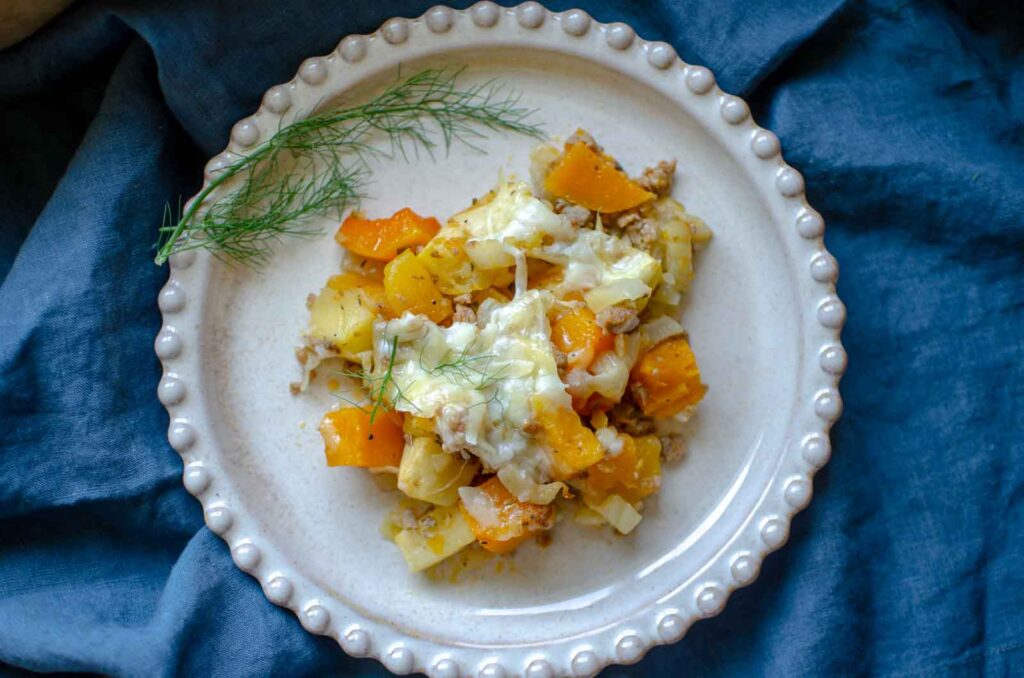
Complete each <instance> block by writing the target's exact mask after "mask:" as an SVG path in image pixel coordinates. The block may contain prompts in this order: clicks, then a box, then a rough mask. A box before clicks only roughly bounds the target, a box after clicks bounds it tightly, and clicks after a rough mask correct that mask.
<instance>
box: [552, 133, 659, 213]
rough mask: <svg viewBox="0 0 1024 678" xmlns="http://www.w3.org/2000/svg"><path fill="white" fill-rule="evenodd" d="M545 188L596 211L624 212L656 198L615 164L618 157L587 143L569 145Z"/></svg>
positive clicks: (556, 164)
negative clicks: (600, 152)
mask: <svg viewBox="0 0 1024 678" xmlns="http://www.w3.org/2000/svg"><path fill="white" fill-rule="evenodd" d="M544 189H545V190H546V191H547V192H548V193H550V194H551V195H552V196H554V197H555V198H562V199H563V200H568V201H569V202H571V203H573V204H576V205H581V206H583V207H586V208H587V209H588V210H593V211H596V212H621V211H622V210H628V209H631V208H633V207H636V206H637V205H640V204H642V203H645V202H647V201H648V200H651V199H653V198H654V194H653V193H650V192H649V191H645V190H644V189H643V188H642V187H641V186H640V185H639V184H637V183H636V182H635V181H633V180H632V179H630V178H629V177H627V176H626V175H625V174H624V173H623V172H622V171H621V170H620V169H618V168H617V167H616V166H615V161H614V160H612V159H611V158H610V157H608V156H607V155H601V154H598V153H596V152H595V151H594V149H592V148H590V146H587V145H586V144H584V143H582V142H578V143H575V144H570V145H568V146H566V148H565V153H563V154H562V156H561V157H560V158H559V159H558V160H557V161H555V164H554V165H553V166H552V167H551V171H550V172H548V175H547V176H546V177H545V178H544Z"/></svg>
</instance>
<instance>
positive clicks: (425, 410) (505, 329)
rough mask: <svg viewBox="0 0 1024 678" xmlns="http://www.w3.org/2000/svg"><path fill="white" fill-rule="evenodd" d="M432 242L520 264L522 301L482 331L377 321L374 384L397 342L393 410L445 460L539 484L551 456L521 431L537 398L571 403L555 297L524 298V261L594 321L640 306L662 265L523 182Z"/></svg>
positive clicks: (498, 309) (501, 307)
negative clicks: (418, 421)
mask: <svg viewBox="0 0 1024 678" xmlns="http://www.w3.org/2000/svg"><path fill="white" fill-rule="evenodd" d="M436 237H438V238H460V239H463V240H464V241H465V243H466V252H467V254H468V255H469V256H470V257H471V258H472V259H473V260H474V263H475V264H476V265H479V266H481V267H483V268H495V267H504V266H512V265H515V267H516V278H515V282H516V295H515V298H514V299H513V300H512V301H510V302H508V303H505V304H502V303H499V302H497V301H495V300H487V301H484V302H483V303H482V304H481V305H480V306H479V308H478V311H477V323H475V324H471V323H462V322H457V323H452V325H451V326H450V327H447V328H444V327H440V326H438V325H436V324H435V323H433V322H431V321H429V320H428V319H427V318H425V317H423V316H414V315H410V314H408V313H407V314H405V315H403V316H402V317H401V318H396V319H393V320H390V321H383V320H381V321H377V322H376V323H375V325H374V360H373V362H374V365H376V373H375V374H376V378H377V380H378V382H377V383H378V384H379V383H380V380H381V379H382V378H383V375H384V374H385V373H386V372H388V369H387V368H388V364H389V361H390V358H391V349H392V342H393V341H395V340H396V339H397V341H398V345H397V349H396V352H395V356H394V362H393V364H392V365H391V367H390V384H389V386H388V392H387V393H388V397H389V400H390V401H391V403H392V405H393V406H394V408H395V409H397V410H399V411H402V412H409V413H411V414H414V415H416V416H418V417H425V418H429V419H432V420H433V421H434V427H435V432H436V433H437V434H438V435H439V436H440V437H441V440H442V443H443V445H444V447H445V448H446V449H447V450H449V451H464V452H468V453H470V454H473V455H475V456H477V457H478V458H479V459H480V460H481V461H482V462H483V465H484V467H485V470H488V471H493V472H496V471H498V470H500V469H502V468H507V469H511V470H507V471H506V476H509V474H510V473H511V472H512V471H514V472H515V474H516V477H517V479H522V480H523V483H521V485H522V487H523V488H526V487H527V485H528V483H529V482H531V481H533V482H544V481H546V480H548V479H549V476H548V468H547V467H548V463H549V462H548V458H547V455H546V454H545V453H544V452H543V450H542V449H541V447H540V446H539V445H537V444H536V441H535V440H533V439H532V436H531V435H529V434H528V433H526V432H525V430H524V429H525V428H526V427H527V424H529V423H530V422H531V421H532V419H533V416H532V411H531V406H530V397H531V396H535V395H538V396H540V397H542V398H545V399H547V400H548V401H549V402H550V403H551V404H552V405H553V406H555V407H565V408H568V407H571V399H570V397H569V395H568V394H567V392H566V386H565V384H564V383H562V381H561V379H560V378H559V375H558V368H557V366H556V363H555V357H554V346H553V345H552V344H551V327H550V324H549V323H548V319H547V311H548V309H549V308H550V306H551V304H552V303H553V302H554V299H555V297H554V296H553V294H552V292H551V291H542V290H528V289H527V279H526V260H527V257H533V258H538V259H543V260H546V261H549V262H551V263H555V264H559V265H561V266H564V276H563V279H562V282H561V284H560V285H559V287H558V288H557V289H556V290H555V292H556V293H557V294H558V296H564V295H565V294H568V293H570V292H580V291H582V292H584V296H585V298H586V299H587V302H588V304H590V305H591V306H592V307H593V308H594V309H595V310H597V311H599V310H601V309H602V308H605V307H607V306H610V305H612V304H615V303H619V302H620V301H628V302H636V303H637V305H638V306H637V307H638V308H642V304H643V303H646V300H647V297H648V296H649V295H650V293H651V291H652V290H653V289H654V288H655V287H656V286H657V284H658V281H659V279H660V276H661V265H660V263H659V262H658V261H657V260H656V259H654V258H653V257H651V256H650V255H649V254H647V253H646V252H643V251H641V250H639V249H637V248H635V247H633V246H632V245H631V244H629V243H628V242H627V241H625V240H624V239H622V238H619V237H616V236H614V235H611V234H609V233H605V232H603V231H601V230H590V229H577V228H574V227H573V226H572V225H571V224H570V223H569V221H568V220H567V219H566V218H564V217H563V216H561V215H559V214H556V213H555V212H554V211H553V210H552V209H551V207H550V206H549V204H548V203H546V202H544V201H542V200H539V199H537V198H536V197H534V195H533V194H532V193H531V192H530V189H529V187H527V185H526V184H524V183H521V182H504V183H502V185H501V186H499V187H498V189H497V190H496V191H495V192H494V193H492V194H491V195H489V196H488V197H487V198H485V199H484V200H482V201H481V202H479V203H478V204H477V205H475V206H473V207H472V208H470V209H468V210H466V211H464V212H462V213H460V214H458V215H456V216H455V217H453V218H452V219H451V220H450V221H449V222H448V224H447V225H446V226H445V227H444V228H443V229H442V231H441V232H440V233H438V235H437V236H436ZM620 395H621V393H620ZM509 477H511V476H509ZM554 491H555V492H557V488H554ZM531 492H532V490H531ZM550 493H551V489H548V490H545V491H544V496H545V497H547V495H548V494H550ZM549 501H550V499H549Z"/></svg>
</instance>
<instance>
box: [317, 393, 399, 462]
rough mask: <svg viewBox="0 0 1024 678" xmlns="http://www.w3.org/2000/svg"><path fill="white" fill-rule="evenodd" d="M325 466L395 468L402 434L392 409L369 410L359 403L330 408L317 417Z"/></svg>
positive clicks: (396, 416)
mask: <svg viewBox="0 0 1024 678" xmlns="http://www.w3.org/2000/svg"><path fill="white" fill-rule="evenodd" d="M320 435H321V436H323V439H324V453H325V454H326V455H327V465H328V466H360V467H363V468H381V467H386V468H398V465H399V464H400V463H401V462H402V450H403V449H404V448H405V436H403V435H402V420H401V419H400V418H399V417H398V415H396V414H394V413H393V412H381V411H378V412H377V416H376V417H375V418H374V420H373V423H372V424H371V423H370V413H369V412H367V411H365V410H362V409H360V408H358V407H346V408H343V409H340V410H333V411H331V412H328V413H327V414H325V415H324V418H323V419H322V420H321V421H320Z"/></svg>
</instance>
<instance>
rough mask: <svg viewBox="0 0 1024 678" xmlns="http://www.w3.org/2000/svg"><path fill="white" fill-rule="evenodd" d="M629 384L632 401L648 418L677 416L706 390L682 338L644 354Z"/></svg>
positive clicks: (688, 343) (694, 403) (658, 345)
mask: <svg viewBox="0 0 1024 678" xmlns="http://www.w3.org/2000/svg"><path fill="white" fill-rule="evenodd" d="M630 382H631V384H630V387H631V389H632V393H633V399H634V400H635V401H636V404H637V405H639V406H640V409H641V410H643V413H644V414H646V415H647V416H649V417H671V416H673V415H676V414H679V413H680V412H682V411H684V410H686V409H689V408H691V407H694V406H695V405H696V404H697V403H699V402H700V401H701V399H702V398H703V397H704V394H705V393H707V390H708V387H707V386H705V385H704V384H702V383H701V381H700V369H698V367H697V358H696V356H694V355H693V349H691V348H690V342H689V341H687V340H686V338H685V337H672V338H671V339H666V340H665V341H662V342H660V343H659V344H657V345H656V346H654V347H653V348H652V349H650V350H649V351H647V352H646V353H644V354H643V356H641V357H640V360H638V361H637V364H636V365H635V366H634V367H633V372H632V374H631V375H630Z"/></svg>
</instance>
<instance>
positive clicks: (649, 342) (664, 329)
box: [640, 315, 686, 347]
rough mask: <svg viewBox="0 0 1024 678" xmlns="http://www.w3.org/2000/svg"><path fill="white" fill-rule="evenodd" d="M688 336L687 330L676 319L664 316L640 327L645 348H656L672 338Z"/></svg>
mask: <svg viewBox="0 0 1024 678" xmlns="http://www.w3.org/2000/svg"><path fill="white" fill-rule="evenodd" d="M681 334H686V330H684V329H683V326H682V325H680V324H679V322H678V321H676V320H675V319H673V318H671V317H669V316H667V315H663V316H659V317H657V318H655V319H654V320H652V321H650V322H648V323H644V324H643V325H642V326H641V327H640V337H641V339H642V341H643V344H644V346H645V347H650V346H654V345H655V344H660V343H661V342H663V341H665V340H666V339H669V338H671V337H677V336H679V335H681Z"/></svg>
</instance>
